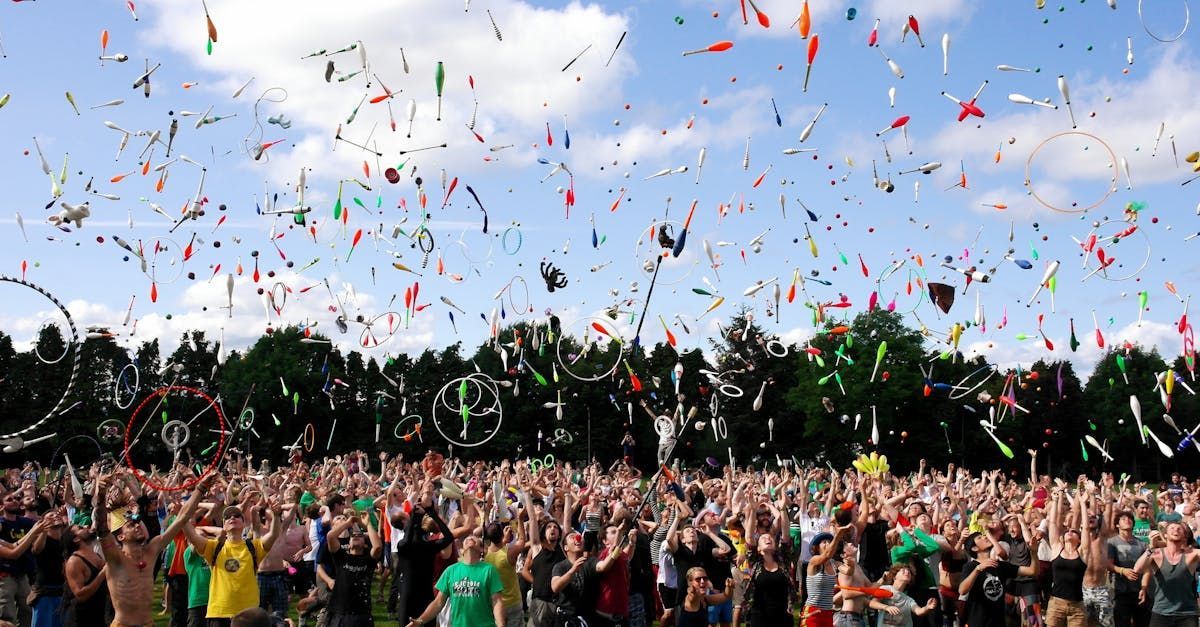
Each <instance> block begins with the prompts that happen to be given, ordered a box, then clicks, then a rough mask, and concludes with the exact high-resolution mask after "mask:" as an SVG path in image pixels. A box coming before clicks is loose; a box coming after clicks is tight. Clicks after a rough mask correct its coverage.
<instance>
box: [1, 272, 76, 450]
mask: <svg viewBox="0 0 1200 627" xmlns="http://www.w3.org/2000/svg"><path fill="white" fill-rule="evenodd" d="M0 281H6V282H8V283H16V284H17V285H23V286H25V287H28V288H29V289H31V290H33V291H35V292H37V293H38V294H41V295H42V296H44V297H46V299H47V300H49V301H50V302H51V304H53V305H54V306H55V307H56V308H58V310H59V312H61V313H62V315H63V317H64V318H66V320H67V330H68V331H69V333H70V334H69V335H68V336H67V337H64V338H63V341H64V344H65V345H66V349H65V350H64V352H63V355H64V356H65V355H66V354H68V353H72V352H73V354H74V356H73V357H72V358H71V374H70V376H69V377H68V378H67V385H66V387H64V388H63V391H62V396H60V397H59V398H58V401H57V402H56V403H54V406H53V407H51V408H50V410H49V411H47V412H46V414H45V415H44V416H42V417H41V418H34V417H26V418H23V420H30V419H32V420H33V422H32V423H30V424H27V425H26V426H25V427H24V428H22V429H20V430H19V431H13V432H12V433H4V434H0V439H7V438H13V437H17V436H20V435H23V434H26V433H29V432H30V431H33V430H35V429H37V428H38V427H40V426H42V425H43V424H45V423H46V421H47V420H50V419H51V418H54V417H56V416H58V415H59V410H61V409H63V405H64V404H65V403H66V402H67V397H68V396H69V395H70V394H71V390H72V389H74V387H75V380H76V379H77V378H78V376H79V367H80V364H81V363H82V359H81V352H82V349H83V342H81V341H80V340H79V330H78V329H76V328H75V320H74V319H73V318H71V313H70V312H68V311H67V308H66V307H65V306H64V305H63V304H62V303H61V302H59V300H58V299H57V298H55V297H54V296H53V295H52V294H50V292H47V291H46V290H44V289H42V288H41V287H39V286H37V285H35V284H33V283H30V282H28V281H25V280H23V279H18V278H14V277H10V276H4V275H0ZM72 344H73V345H74V346H75V349H74V351H72V350H71V345H72ZM36 347H37V344H36V343H35V344H34V350H35V351H36V350H37V348H36ZM38 359H41V360H42V361H43V362H45V363H47V364H52V363H57V362H58V361H62V359H63V357H59V358H58V360H56V361H55V362H46V361H45V360H44V359H42V357H41V355H40V354H39V355H38Z"/></svg>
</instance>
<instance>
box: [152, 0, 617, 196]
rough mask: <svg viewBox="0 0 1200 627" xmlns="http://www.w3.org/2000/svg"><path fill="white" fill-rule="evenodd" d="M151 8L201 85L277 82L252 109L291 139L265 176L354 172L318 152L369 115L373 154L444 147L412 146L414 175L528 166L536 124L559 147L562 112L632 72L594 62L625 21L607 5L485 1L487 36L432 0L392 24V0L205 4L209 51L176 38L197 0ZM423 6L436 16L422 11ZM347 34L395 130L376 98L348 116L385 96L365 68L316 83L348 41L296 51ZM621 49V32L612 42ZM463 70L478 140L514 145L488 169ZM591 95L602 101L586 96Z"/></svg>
mask: <svg viewBox="0 0 1200 627" xmlns="http://www.w3.org/2000/svg"><path fill="white" fill-rule="evenodd" d="M152 4H153V5H154V8H155V9H156V10H155V11H153V12H152V13H151V16H152V18H153V19H154V22H153V23H152V24H151V25H150V28H149V29H148V31H147V34H146V35H145V36H146V37H147V38H148V40H149V41H150V42H151V43H152V44H154V45H158V46H162V47H166V48H169V49H172V50H173V51H175V52H177V53H179V54H182V55H184V56H186V57H189V58H190V59H191V60H192V61H193V62H195V63H196V65H197V66H200V67H204V68H207V69H209V70H210V71H212V72H214V73H215V74H216V75H217V77H216V79H215V80H209V81H206V82H205V83H204V85H209V86H211V87H209V90H210V93H211V94H212V95H213V96H214V97H216V98H219V99H220V101H224V100H225V99H227V98H228V94H231V93H232V92H233V91H234V90H235V89H237V88H238V87H240V86H241V85H242V84H243V83H244V82H245V81H246V80H248V79H249V78H250V77H254V78H255V82H254V83H253V84H252V85H251V87H250V88H249V89H247V91H246V92H245V93H244V94H243V95H242V99H243V100H251V101H252V100H253V99H254V98H256V97H257V96H258V95H259V94H261V93H262V91H263V90H264V89H266V88H268V87H272V86H279V87H283V88H284V89H286V90H287V92H288V94H289V97H288V99H287V100H286V101H284V102H281V103H276V104H269V103H265V104H269V106H265V107H264V109H263V117H264V118H265V117H266V116H267V115H274V114H279V113H284V114H286V115H287V116H289V117H290V118H291V119H292V121H293V122H294V124H295V126H293V129H292V131H291V135H290V137H289V143H294V144H295V145H296V147H295V148H294V149H291V150H290V151H289V150H282V151H278V152H276V153H275V155H274V158H273V159H272V161H271V163H270V166H269V167H270V169H271V170H272V171H273V172H274V173H275V174H276V175H277V176H286V177H290V176H294V175H295V172H297V171H298V169H299V168H300V167H301V166H310V167H314V168H317V170H318V171H317V172H315V175H316V176H321V175H326V176H330V178H336V177H337V175H336V174H335V175H330V174H328V171H329V170H334V171H336V170H339V169H340V170H350V169H353V170H355V171H357V169H358V167H359V165H360V164H361V161H362V159H363V156H364V155H367V154H368V153H364V152H362V151H360V150H358V149H355V148H354V147H352V146H349V145H346V144H342V145H340V146H339V147H338V149H337V151H336V153H334V155H335V156H334V158H333V159H330V156H329V148H330V146H331V145H332V143H333V137H334V134H335V131H336V129H337V127H338V125H339V124H342V135H343V137H345V138H347V139H351V140H353V141H357V142H363V141H366V138H367V136H368V135H369V134H370V133H371V128H372V125H375V124H378V126H377V128H376V130H375V132H374V134H373V135H372V140H371V145H372V147H374V145H375V142H376V141H377V142H378V150H379V151H381V152H383V153H384V154H387V155H395V154H396V153H397V151H399V150H405V149H412V148H416V147H420V146H429V145H435V144H440V143H442V142H446V143H448V144H449V147H448V148H446V149H445V150H437V151H429V152H424V153H414V154H413V155H412V157H413V161H414V163H419V164H420V165H421V167H422V169H423V170H425V171H437V170H438V168H439V167H441V166H443V165H444V166H445V167H446V168H447V169H448V170H451V171H452V172H460V171H469V170H470V169H477V168H482V167H496V166H500V167H503V164H505V163H507V162H509V161H515V162H517V163H518V164H520V165H527V164H529V163H531V162H532V161H533V153H532V150H530V147H531V146H532V145H534V144H541V143H544V142H545V136H546V129H545V124H546V123H547V122H549V123H550V126H551V129H552V131H553V134H554V135H555V137H556V138H557V139H558V143H561V142H562V141H563V139H564V138H563V128H562V124H563V114H567V115H568V116H569V118H568V119H570V118H581V117H583V116H585V115H586V114H588V113H590V112H593V111H597V110H599V109H600V108H602V107H605V106H608V105H610V104H612V102H619V99H620V98H621V94H622V82H623V80H624V79H626V78H627V77H629V76H632V75H634V74H635V73H636V69H637V68H636V65H635V63H634V61H633V57H632V55H629V54H618V55H616V57H615V58H614V59H613V61H612V64H611V66H610V67H608V68H605V67H604V63H605V61H606V60H607V58H608V54H609V52H610V51H611V50H612V47H613V46H614V45H615V44H616V42H617V40H618V38H619V37H620V36H621V33H622V32H624V31H626V30H628V28H629V24H628V20H627V18H626V17H625V16H622V15H619V14H612V13H608V12H606V11H605V10H603V9H602V8H601V7H600V6H598V5H596V4H583V3H580V2H571V3H570V4H567V5H566V6H565V7H563V8H561V9H546V8H539V7H535V6H532V5H530V4H528V3H525V2H521V1H518V0H495V1H493V2H490V3H489V6H488V7H487V8H489V9H490V10H491V12H492V15H494V16H495V19H496V23H497V25H498V27H499V29H500V30H501V33H502V36H503V41H498V40H497V39H496V36H495V34H494V33H493V30H492V26H491V23H490V22H489V20H488V16H487V13H485V11H484V10H483V7H472V8H471V10H470V11H469V12H466V13H457V14H455V13H448V12H446V11H445V10H444V9H445V2H444V1H443V0H412V1H410V2H407V3H405V4H406V6H405V7H404V11H403V16H404V17H402V18H400V19H397V17H396V16H397V14H396V8H397V7H396V5H395V3H394V2H390V1H388V0H368V1H361V2H355V3H353V5H352V6H346V5H342V4H338V3H329V2H320V1H318V0H303V1H299V2H283V1H281V0H273V1H263V2H253V3H245V2H239V1H237V0H213V1H211V2H209V3H208V6H209V10H210V13H211V15H212V17H213V20H214V21H215V23H216V26H217V28H218V32H219V34H220V39H219V41H218V43H217V44H215V49H216V50H215V52H214V54H213V55H212V56H207V55H206V54H205V53H204V51H203V50H202V49H200V48H198V47H197V46H195V45H192V44H193V43H194V42H192V41H191V40H190V38H187V37H180V36H179V33H183V32H191V31H193V30H194V29H195V27H196V25H197V24H203V23H204V14H203V11H202V8H201V7H200V5H199V4H198V3H193V2H191V1H190V0H154V1H153V2H152ZM435 13H436V14H439V15H442V16H444V17H447V18H448V19H437V20H425V19H421V18H420V16H422V15H432V14H435ZM455 15H456V17H451V16H455ZM226 16H228V17H227V19H223V18H226ZM235 16H236V19H234V18H235ZM355 42H361V44H362V45H363V46H364V47H365V50H366V55H367V62H368V65H369V67H370V74H371V75H377V76H378V78H379V79H381V80H382V81H383V82H384V83H385V84H386V85H387V86H388V88H389V89H391V90H392V92H393V93H396V94H397V95H396V97H395V98H393V99H392V100H391V106H392V111H393V113H394V115H395V118H396V124H397V130H396V132H392V130H391V129H390V128H389V116H388V112H387V108H386V107H387V105H386V104H383V103H379V104H369V103H367V104H363V105H362V106H361V108H360V109H359V113H358V115H357V117H356V119H355V121H354V122H353V123H350V124H347V123H346V121H347V119H348V118H349V116H350V114H351V112H352V111H353V110H354V108H355V106H356V105H358V104H359V102H360V99H361V98H362V97H363V95H364V94H367V95H368V97H373V96H376V95H381V94H383V93H384V91H383V88H382V87H381V86H380V84H379V81H378V80H375V79H372V80H371V87H370V89H364V86H365V84H366V75H365V74H364V75H361V76H358V77H354V78H351V79H350V80H348V81H345V82H338V80H336V78H335V79H334V80H333V81H332V82H330V83H326V82H325V79H324V72H325V65H326V62H327V61H333V63H334V65H335V68H336V70H337V71H338V72H345V73H350V72H354V71H357V70H359V69H360V68H361V60H360V56H359V50H355V51H350V52H345V53H341V54H336V55H332V56H328V57H325V56H319V57H314V58H311V59H305V60H301V59H300V57H302V56H304V55H306V54H309V53H311V52H313V51H315V50H316V49H322V48H324V49H327V50H330V51H332V50H337V49H340V48H343V47H345V46H348V45H350V44H352V43H355ZM588 43H591V44H593V47H592V49H591V50H589V51H588V53H586V54H584V55H583V56H582V57H581V58H580V59H579V60H578V61H577V62H575V64H574V65H572V67H571V69H570V70H569V71H567V72H562V71H561V70H562V67H563V66H564V65H565V64H566V63H567V61H569V60H570V59H571V57H573V56H574V55H575V54H577V53H578V52H579V51H580V50H581V49H583V47H584V46H586V45H587V44H588ZM632 45H633V44H632V42H630V41H626V42H625V43H624V44H623V48H626V49H628V48H629V47H631V46H632ZM402 50H403V52H402ZM402 55H403V56H402ZM402 58H403V59H407V61H408V65H409V68H410V73H407V74H406V73H405V72H404V69H403V65H404V63H403V62H402ZM439 61H441V62H442V63H443V67H444V68H445V75H446V79H445V89H444V97H443V102H442V120H441V121H440V122H438V121H436V119H435V118H436V111H437V98H436V89H435V84H434V74H435V70H436V64H437V62H439ZM335 76H336V75H335ZM468 76H472V77H474V79H475V94H476V96H477V97H478V101H479V109H478V115H477V116H476V117H475V122H476V127H475V131H476V132H478V133H479V134H480V135H482V136H483V137H484V138H485V139H486V140H487V142H488V143H487V144H486V145H487V146H492V145H499V144H515V145H516V148H513V149H509V150H507V151H504V152H501V153H498V154H499V156H501V158H502V159H503V160H502V161H500V162H499V163H498V164H497V163H492V164H491V165H490V166H489V164H487V163H485V162H484V161H483V157H484V156H487V155H494V154H497V153H489V151H488V150H487V148H486V147H485V145H484V144H480V143H479V142H478V141H476V139H475V138H474V137H473V136H472V135H471V133H470V132H469V131H468V130H467V128H466V126H467V124H468V123H469V122H470V121H471V119H472V115H473V111H474V100H473V97H472V92H471V90H470V88H469V86H468ZM577 76H578V77H580V78H581V80H580V81H579V82H577V81H576V77H577ZM597 94H604V97H603V98H597V97H596V95H597ZM409 99H414V100H416V103H417V108H416V118H415V122H414V125H413V131H412V138H411V139H408V138H406V134H407V126H408V121H407V115H406V107H407V105H408V102H409ZM610 101H611V102H610ZM270 131H271V133H270V134H271V136H272V137H274V134H275V133H277V132H278V129H277V128H275V127H271V128H270ZM267 139H271V137H268V138H267ZM558 143H556V147H557V146H558ZM282 147H283V146H280V148H282ZM272 150H273V151H275V150H278V149H277V148H276V149H272ZM372 161H373V159H372ZM389 165H394V164H389ZM372 166H374V163H372Z"/></svg>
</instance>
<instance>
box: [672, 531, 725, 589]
mask: <svg viewBox="0 0 1200 627" xmlns="http://www.w3.org/2000/svg"><path fill="white" fill-rule="evenodd" d="M706 540H708V538H705V537H704V536H700V541H699V542H698V543H696V551H695V552H692V550H691V549H689V548H688V546H687V545H686V544H684V543H683V542H680V543H678V544H677V545H676V546H675V551H674V552H672V553H671V557H673V558H675V572H676V573H677V574H678V578H677V579H676V580H675V581H676V584H675V589H676V590H678V591H679V592H680V594H679V600H680V601H682V600H683V596H684V594H685V593H686V592H687V589H688V581H687V572H688V571H689V570H691V569H692V568H693V567H696V566H699V567H701V568H703V569H705V570H708V562H709V560H707V559H705V557H704V556H705V546H704V543H705V541H706ZM711 544H712V542H711V541H709V545H710V546H709V547H708V549H707V550H708V551H709V553H708V555H712V553H711V551H712V546H711ZM708 576H709V577H710V579H709V581H710V582H711V581H712V579H711V577H712V576H713V574H712V573H708ZM726 577H728V575H726Z"/></svg>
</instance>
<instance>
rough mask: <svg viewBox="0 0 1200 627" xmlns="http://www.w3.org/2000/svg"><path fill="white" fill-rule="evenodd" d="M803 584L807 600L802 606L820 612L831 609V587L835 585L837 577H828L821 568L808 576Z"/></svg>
mask: <svg viewBox="0 0 1200 627" xmlns="http://www.w3.org/2000/svg"><path fill="white" fill-rule="evenodd" d="M805 584H806V585H807V586H808V598H807V599H806V600H805V601H804V605H806V606H810V607H815V608H817V609H821V610H832V609H833V587H834V585H836V584H837V575H830V574H828V573H826V572H825V570H824V568H822V569H821V570H819V571H817V574H815V575H808V576H807V577H806V578H805Z"/></svg>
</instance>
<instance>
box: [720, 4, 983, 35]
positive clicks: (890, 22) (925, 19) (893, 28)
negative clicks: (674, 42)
mask: <svg viewBox="0 0 1200 627" xmlns="http://www.w3.org/2000/svg"><path fill="white" fill-rule="evenodd" d="M754 4H755V5H757V6H758V8H759V9H760V10H761V11H762V12H763V13H765V14H766V15H767V17H768V18H769V19H770V22H771V27H770V28H762V27H761V26H760V25H759V23H758V19H757V16H756V15H755V13H754V10H753V9H752V8H751V5H750V3H749V2H746V19H747V21H748V22H749V23H748V24H743V22H742V12H741V10H740V8H737V7H736V6H735V7H733V10H728V9H726V14H727V16H728V19H727V20H726V22H727V25H728V26H729V28H731V29H737V34H738V36H740V37H774V38H782V37H795V38H797V39H799V36H800V35H799V31H798V30H797V27H796V26H794V24H795V23H796V20H798V19H799V17H800V11H801V6H802V5H803V3H802V2H798V1H797V0H755V2H754ZM851 7H853V8H855V10H856V16H855V23H857V24H862V27H861V28H862V29H863V37H864V41H865V37H866V33H868V32H870V29H871V27H872V25H873V24H874V22H875V20H876V19H878V20H879V22H880V24H879V41H880V43H883V44H884V45H888V46H894V45H897V44H899V42H900V33H901V29H902V28H903V27H904V25H905V24H906V23H908V16H909V15H913V16H914V17H916V18H917V21H918V26H919V28H920V29H921V36H922V37H924V39H925V44H926V45H927V46H939V45H941V43H940V42H941V33H940V32H939V33H938V34H936V35H935V34H933V33H934V29H935V28H943V27H945V26H946V25H954V24H959V23H962V22H965V21H966V20H967V19H969V18H970V16H971V13H972V12H973V11H974V5H973V4H972V3H971V2H968V1H967V0H922V1H920V2H897V1H896V0H868V1H867V2H866V3H865V4H863V5H862V6H858V4H857V3H854V2H847V1H846V0H834V1H833V2H829V1H823V0H814V1H811V2H809V3H808V12H809V17H810V23H811V30H810V32H812V33H818V34H819V33H821V32H822V31H824V30H828V28H829V25H830V24H831V23H833V22H843V23H844V22H846V21H847V20H846V11H847V10H848V9H850V8H851ZM913 40H915V38H914V37H913V35H912V33H909V34H908V36H907V37H906V38H905V45H908V44H909V43H910V42H912V43H913V45H916V44H915V42H914V41H913Z"/></svg>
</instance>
